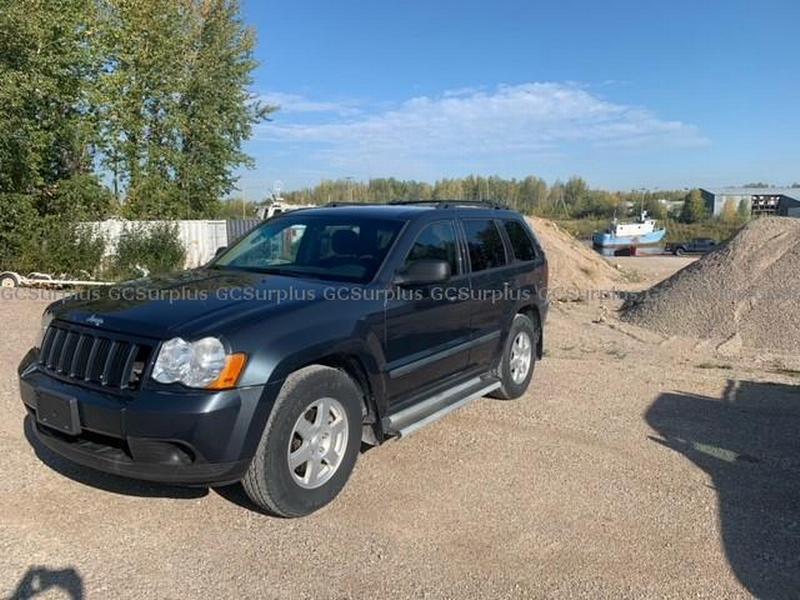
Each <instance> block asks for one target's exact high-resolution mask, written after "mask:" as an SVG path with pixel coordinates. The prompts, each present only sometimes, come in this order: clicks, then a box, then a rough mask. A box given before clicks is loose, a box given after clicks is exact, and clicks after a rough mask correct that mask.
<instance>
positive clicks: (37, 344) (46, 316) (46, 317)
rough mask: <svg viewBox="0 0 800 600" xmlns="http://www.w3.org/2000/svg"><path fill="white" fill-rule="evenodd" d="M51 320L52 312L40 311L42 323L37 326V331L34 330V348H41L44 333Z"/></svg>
mask: <svg viewBox="0 0 800 600" xmlns="http://www.w3.org/2000/svg"><path fill="white" fill-rule="evenodd" d="M52 322H53V313H50V312H47V311H45V312H43V313H42V325H41V327H39V331H37V332H36V338H35V339H34V341H33V347H34V348H41V347H42V342H44V334H45V333H47V328H48V327H50V323H52Z"/></svg>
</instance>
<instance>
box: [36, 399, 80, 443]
mask: <svg viewBox="0 0 800 600" xmlns="http://www.w3.org/2000/svg"><path fill="white" fill-rule="evenodd" d="M36 420H37V421H38V422H39V423H41V424H42V425H44V426H45V427H50V428H52V429H55V430H56V431H60V432H61V433H66V434H68V435H78V434H79V433H80V432H81V424H80V417H79V416H78V401H77V400H76V399H75V398H73V397H72V396H67V395H64V394H58V393H55V392H43V391H41V390H38V391H37V393H36Z"/></svg>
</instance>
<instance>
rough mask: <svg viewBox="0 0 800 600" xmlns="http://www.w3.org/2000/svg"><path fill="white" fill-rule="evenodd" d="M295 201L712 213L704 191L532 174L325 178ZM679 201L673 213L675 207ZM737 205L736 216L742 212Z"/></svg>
mask: <svg viewBox="0 0 800 600" xmlns="http://www.w3.org/2000/svg"><path fill="white" fill-rule="evenodd" d="M284 196H285V199H286V200H287V201H288V202H291V203H295V204H327V203H330V202H359V203H361V202H377V203H381V202H389V201H393V200H468V201H481V200H487V201H496V202H502V203H504V204H507V205H508V206H510V207H511V208H513V209H515V210H518V211H520V212H523V213H526V214H538V215H541V216H547V217H552V218H559V219H600V218H612V217H614V216H617V217H620V218H622V217H625V216H628V215H630V214H633V213H638V211H639V210H640V208H643V209H644V210H646V211H647V212H648V214H650V215H651V216H653V217H655V218H657V219H667V218H670V217H672V218H675V219H678V220H680V221H682V222H685V223H696V222H700V221H703V220H705V219H708V218H709V215H708V212H707V209H706V206H705V203H704V202H703V198H702V196H701V195H700V191H699V190H691V191H690V190H631V191H616V192H613V191H607V190H602V189H595V188H592V187H590V186H589V184H588V183H587V182H586V181H585V180H584V179H583V178H581V177H571V178H570V179H568V180H567V181H566V182H561V181H556V182H554V183H553V184H552V185H548V184H547V182H546V181H545V180H544V179H541V178H539V177H534V176H529V177H524V178H521V179H514V178H512V179H504V178H502V177H481V176H477V175H470V176H468V177H463V178H454V179H439V180H438V181H436V182H434V183H432V184H430V183H425V182H420V181H413V180H401V179H394V178H381V179H370V180H369V181H366V182H359V181H352V180H349V179H340V180H328V181H322V182H321V183H320V184H319V185H316V186H314V187H310V188H304V189H301V190H297V191H293V192H288V193H286V194H284ZM677 202H680V203H681V204H679V208H678V209H677V210H675V211H673V212H672V214H670V207H671V206H673V205H674V204H675V203H677ZM737 211H738V207H736V208H735V210H734V213H736V214H735V215H734V216H738V214H739V213H738V212H737Z"/></svg>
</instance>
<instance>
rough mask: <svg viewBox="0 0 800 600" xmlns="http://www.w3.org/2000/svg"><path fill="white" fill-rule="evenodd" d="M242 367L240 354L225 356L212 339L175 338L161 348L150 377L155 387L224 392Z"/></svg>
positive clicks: (243, 357) (234, 381)
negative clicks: (169, 385)
mask: <svg viewBox="0 0 800 600" xmlns="http://www.w3.org/2000/svg"><path fill="white" fill-rule="evenodd" d="M244 364H245V355H244V354H227V353H226V352H225V346H224V345H223V344H222V342H221V341H220V340H218V339H217V338H215V337H207V338H203V339H201V340H197V341H195V342H187V341H186V340H184V339H182V338H179V337H178V338H172V339H171V340H168V341H166V342H164V343H163V344H162V345H161V350H160V351H159V352H158V358H157V359H156V364H155V366H154V367H153V375H152V377H153V379H155V380H156V381H158V382H159V383H177V382H180V383H182V384H184V385H186V386H188V387H193V388H211V389H225V388H230V387H234V386H235V385H236V382H237V381H238V380H239V375H240V374H241V372H242V370H243V369H244Z"/></svg>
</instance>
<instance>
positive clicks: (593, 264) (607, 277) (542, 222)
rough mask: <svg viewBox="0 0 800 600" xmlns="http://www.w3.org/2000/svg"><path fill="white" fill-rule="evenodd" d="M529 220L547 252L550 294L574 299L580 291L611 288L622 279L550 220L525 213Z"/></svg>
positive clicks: (618, 272) (615, 270) (621, 276)
mask: <svg viewBox="0 0 800 600" xmlns="http://www.w3.org/2000/svg"><path fill="white" fill-rule="evenodd" d="M528 223H530V225H531V227H532V228H533V230H534V231H535V232H536V237H537V238H538V239H539V242H540V243H541V244H542V246H544V251H545V253H546V254H547V262H548V265H549V267H550V286H549V287H550V293H551V296H552V297H553V298H555V299H557V300H565V299H573V300H574V299H577V298H578V297H579V294H581V293H582V292H586V291H588V290H613V289H616V288H618V287H619V286H620V284H622V283H623V282H624V276H623V274H622V273H621V272H620V271H618V270H617V269H615V268H614V267H612V266H611V265H610V264H609V263H608V262H606V260H605V259H604V258H603V257H602V256H600V255H599V254H597V253H596V252H595V251H594V250H592V249H591V248H589V247H587V246H586V245H584V244H582V243H581V242H579V241H578V240H576V239H575V238H574V237H572V236H571V235H570V234H569V233H567V232H566V231H564V230H563V229H561V228H560V227H559V226H558V225H556V224H555V223H553V222H552V221H548V220H546V219H539V218H537V217H528Z"/></svg>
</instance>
